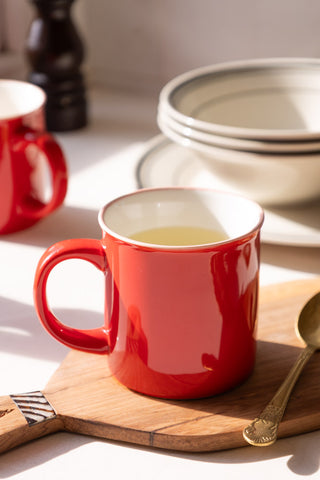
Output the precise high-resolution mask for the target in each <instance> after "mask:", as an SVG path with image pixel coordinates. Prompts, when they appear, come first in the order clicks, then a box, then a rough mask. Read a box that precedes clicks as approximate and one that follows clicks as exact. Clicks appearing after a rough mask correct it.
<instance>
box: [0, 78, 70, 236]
mask: <svg viewBox="0 0 320 480" xmlns="http://www.w3.org/2000/svg"><path fill="white" fill-rule="evenodd" d="M45 101H46V96H45V93H44V92H43V90H42V89H40V88H39V87H37V86H35V85H32V84H31V83H28V82H22V81H17V80H0V105H1V107H0V233H3V234H4V233H11V232H15V231H17V230H22V229H24V228H27V227H29V226H31V225H33V224H34V223H36V222H37V221H38V220H40V219H41V218H43V217H45V216H46V215H48V214H49V213H51V212H52V211H53V210H55V209H56V208H57V207H59V206H60V205H61V203H62V202H63V200H64V198H65V195H66V191H67V168H66V162H65V158H64V155H63V152H62V150H61V148H60V147H59V145H58V143H57V142H56V140H55V139H54V138H53V137H52V136H51V135H50V134H49V133H48V132H46V128H45V112H44V107H45ZM45 167H46V168H47V169H48V170H49V172H50V177H51V192H50V197H51V198H49V200H46V198H45V194H46V192H45V188H46V176H45V170H46V168H45Z"/></svg>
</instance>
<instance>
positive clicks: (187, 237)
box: [130, 226, 228, 247]
mask: <svg viewBox="0 0 320 480" xmlns="http://www.w3.org/2000/svg"><path fill="white" fill-rule="evenodd" d="M130 238H131V239H132V240H137V241H139V242H144V243H152V244H154V245H167V246H175V247H176V246H188V245H189V246H190V245H204V244H207V243H216V242H221V241H223V240H226V239H227V238H228V237H227V236H226V235H225V234H224V233H222V232H219V231H217V230H212V229H209V228H201V227H183V226H182V227H180V226H172V227H159V228H150V229H147V230H143V231H141V232H137V233H134V234H133V235H130Z"/></svg>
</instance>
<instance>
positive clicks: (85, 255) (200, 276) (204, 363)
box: [34, 224, 261, 399]
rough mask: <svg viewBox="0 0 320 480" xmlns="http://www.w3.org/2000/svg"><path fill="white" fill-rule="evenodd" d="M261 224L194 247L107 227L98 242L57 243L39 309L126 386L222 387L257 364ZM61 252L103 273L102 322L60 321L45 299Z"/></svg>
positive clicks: (56, 331)
mask: <svg viewBox="0 0 320 480" xmlns="http://www.w3.org/2000/svg"><path fill="white" fill-rule="evenodd" d="M260 227H261V224H260V225H259V226H257V228H256V230H254V231H251V232H250V233H249V234H248V235H247V236H242V237H241V238H239V239H238V240H234V241H232V242H230V241H229V242H227V243H220V244H213V245H210V246H200V247H196V248H192V249H188V248H183V247H182V248H181V249H176V248H175V249H170V248H166V249H161V248H157V247H155V246H151V245H150V246H146V245H137V244H134V243H131V242H130V241H129V240H128V241H125V240H123V239H121V238H117V237H116V236H113V235H112V234H110V233H108V232H107V231H104V232H103V238H102V240H101V241H100V240H68V241H65V242H60V243H58V244H56V245H54V246H52V247H51V248H50V249H48V250H47V252H45V253H44V255H43V257H42V259H41V260H40V262H39V265H38V268H37V272H36V278H35V285H34V293H35V305H36V309H37V313H38V315H39V318H40V320H41V322H42V324H43V325H44V327H45V328H46V329H47V330H48V331H49V333H51V335H53V336H54V337H55V338H56V339H57V340H59V341H60V342H62V343H64V344H65V345H67V346H69V347H71V348H76V349H80V350H85V351H87V352H93V353H106V354H108V358H109V365H110V368H111V371H112V372H113V374H114V375H115V377H116V378H117V379H118V380H119V381H120V382H121V383H123V384H124V385H126V386H127V387H129V388H130V389H133V390H136V391H138V392H141V393H144V394H147V395H151V396H156V397H162V398H177V399H178V398H200V397H206V396H211V395H214V394H217V393H220V392H223V391H226V390H228V389H230V388H232V387H234V386H236V385H237V384H239V383H241V382H242V381H243V380H244V379H245V378H247V377H248V375H249V374H250V372H251V371H252V368H253V365H254V359H255V331H256V313H257V299H258V287H259V280H258V275H259V245H260V239H259V235H260ZM67 258H82V259H84V260H87V261H89V262H91V263H93V264H94V265H96V267H97V268H98V269H99V270H100V271H102V272H103V273H105V274H106V275H105V277H106V280H105V303H106V306H105V324H104V325H103V327H101V328H100V329H95V330H91V331H81V330H77V329H74V328H70V327H66V326H64V325H63V324H61V322H60V321H59V320H58V319H57V318H56V317H55V316H54V315H53V313H52V312H51V311H50V309H49V307H48V305H47V299H46V282H47V278H48V275H49V273H50V271H51V270H52V268H53V267H54V266H55V265H56V264H57V263H59V262H61V261H63V260H65V259H67Z"/></svg>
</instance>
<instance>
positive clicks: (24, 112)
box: [0, 78, 47, 122]
mask: <svg viewBox="0 0 320 480" xmlns="http://www.w3.org/2000/svg"><path fill="white" fill-rule="evenodd" d="M5 84H7V85H8V86H20V87H22V86H27V88H29V89H32V90H34V91H35V92H37V94H38V95H39V100H38V101H37V104H36V105H34V106H33V107H32V108H31V107H29V108H25V109H21V111H20V112H19V113H14V114H12V115H8V116H4V117H3V118H1V117H0V122H6V121H9V120H14V119H16V118H20V117H25V116H27V115H30V114H32V113H34V112H36V111H37V110H39V109H41V108H42V107H43V106H44V104H45V102H46V99H47V95H46V93H45V91H44V90H43V89H42V88H41V87H39V86H38V85H35V84H33V83H31V82H27V81H24V80H15V79H10V78H8V79H6V78H2V79H0V87H1V86H2V85H3V86H5Z"/></svg>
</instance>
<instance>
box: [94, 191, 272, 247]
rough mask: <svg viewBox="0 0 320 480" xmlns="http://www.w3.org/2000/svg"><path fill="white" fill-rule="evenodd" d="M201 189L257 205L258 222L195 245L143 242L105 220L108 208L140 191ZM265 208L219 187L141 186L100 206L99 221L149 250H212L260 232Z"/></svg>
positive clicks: (114, 234)
mask: <svg viewBox="0 0 320 480" xmlns="http://www.w3.org/2000/svg"><path fill="white" fill-rule="evenodd" d="M182 190H186V191H200V192H211V193H214V194H217V195H224V196H227V197H232V198H234V199H236V198H238V199H242V200H245V201H246V202H248V204H250V205H253V206H255V208H256V209H257V211H259V218H258V221H257V222H256V224H255V225H254V226H253V227H252V228H251V229H250V230H248V231H247V232H245V233H244V234H241V235H236V236H234V237H231V238H230V237H228V238H226V239H224V240H220V241H216V242H211V243H203V244H201V243H200V244H194V245H161V244H157V243H149V242H142V241H140V240H134V239H132V238H130V237H129V236H125V235H122V234H120V233H118V232H116V231H114V230H113V229H112V228H111V227H109V226H108V225H107V224H106V223H105V221H104V214H105V212H106V210H107V209H108V208H109V207H111V206H112V205H114V204H115V203H117V202H118V201H120V200H123V199H125V198H129V197H132V196H136V195H139V194H140V193H148V192H155V191H182ZM264 217H265V214H264V210H263V208H262V207H261V205H259V203H257V202H255V201H254V200H251V199H249V198H247V197H245V196H244V195H240V194H238V193H233V192H227V191H224V190H218V189H213V188H207V187H183V186H182V187H180V186H177V187H149V188H141V189H139V190H134V191H132V192H129V193H126V194H123V195H120V196H118V197H116V198H114V199H113V200H110V201H109V202H108V203H106V204H105V205H104V206H103V207H101V208H100V210H99V214H98V222H99V225H100V228H101V230H102V231H103V232H104V233H107V234H109V235H110V236H111V237H113V238H115V239H117V240H120V241H122V242H124V243H127V244H129V245H135V246H137V247H140V248H144V249H149V250H159V251H160V250H162V251H188V250H210V249H212V248H213V247H215V246H217V247H219V246H224V245H230V244H232V243H235V242H241V241H242V240H245V239H246V238H248V237H250V236H251V235H253V234H254V233H255V232H258V231H259V230H261V227H262V224H263V222H264Z"/></svg>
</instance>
